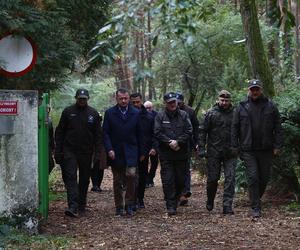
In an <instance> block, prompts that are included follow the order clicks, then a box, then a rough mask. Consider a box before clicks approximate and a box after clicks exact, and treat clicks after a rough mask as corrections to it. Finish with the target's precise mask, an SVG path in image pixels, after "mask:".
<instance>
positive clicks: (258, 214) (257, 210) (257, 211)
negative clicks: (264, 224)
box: [251, 208, 261, 218]
mask: <svg viewBox="0 0 300 250" xmlns="http://www.w3.org/2000/svg"><path fill="white" fill-rule="evenodd" d="M251 216H252V218H259V217H261V210H260V208H252V211H251Z"/></svg>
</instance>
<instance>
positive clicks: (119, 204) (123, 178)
mask: <svg viewBox="0 0 300 250" xmlns="http://www.w3.org/2000/svg"><path fill="white" fill-rule="evenodd" d="M112 172H113V188H114V199H115V206H116V208H123V207H124V203H125V206H128V205H130V206H131V205H134V204H135V200H136V195H135V189H136V167H112ZM124 192H125V202H124V198H123V193H124Z"/></svg>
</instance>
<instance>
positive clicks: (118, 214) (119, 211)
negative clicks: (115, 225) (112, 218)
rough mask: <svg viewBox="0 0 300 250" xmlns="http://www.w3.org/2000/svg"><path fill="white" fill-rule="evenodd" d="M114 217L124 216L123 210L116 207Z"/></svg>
mask: <svg viewBox="0 0 300 250" xmlns="http://www.w3.org/2000/svg"><path fill="white" fill-rule="evenodd" d="M115 215H116V216H124V215H125V210H124V208H122V207H117V208H116V213H115Z"/></svg>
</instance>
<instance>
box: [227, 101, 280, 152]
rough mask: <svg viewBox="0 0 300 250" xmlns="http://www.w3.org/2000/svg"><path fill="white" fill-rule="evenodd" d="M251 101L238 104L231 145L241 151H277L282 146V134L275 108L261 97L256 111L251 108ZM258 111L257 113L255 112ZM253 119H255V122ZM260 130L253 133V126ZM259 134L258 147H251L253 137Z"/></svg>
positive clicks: (234, 116) (233, 122)
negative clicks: (257, 126)
mask: <svg viewBox="0 0 300 250" xmlns="http://www.w3.org/2000/svg"><path fill="white" fill-rule="evenodd" d="M251 102H252V101H251V99H250V98H248V99H247V100H245V101H242V102H240V104H239V106H238V107H237V108H236V110H235V112H234V115H233V121H232V134H231V144H232V147H233V148H236V149H237V148H239V149H240V150H242V151H252V150H272V149H279V148H280V147H281V145H282V139H283V132H282V127H281V121H280V115H279V112H278V109H277V107H276V106H275V105H274V103H273V102H272V101H271V100H269V99H268V98H266V97H264V96H262V97H261V98H260V99H259V100H258V102H259V103H257V105H259V106H257V108H258V109H257V110H255V113H254V110H253V108H251V105H253V104H251ZM257 111H259V112H257ZM253 119H256V120H255V121H254V120H253ZM258 123H259V127H260V129H256V131H253V124H258ZM254 134H255V135H256V138H257V137H258V136H257V134H259V145H257V143H256V145H253V138H254V136H253V135H254Z"/></svg>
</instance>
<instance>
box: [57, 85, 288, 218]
mask: <svg viewBox="0 0 300 250" xmlns="http://www.w3.org/2000/svg"><path fill="white" fill-rule="evenodd" d="M248 90H249V92H248V97H247V99H246V100H245V101H243V102H241V103H240V104H239V105H238V106H237V107H236V109H234V108H233V106H232V104H231V94H230V93H229V92H228V91H226V90H222V91H220V92H219V95H218V100H217V103H216V104H215V105H214V106H213V108H211V109H210V110H209V111H208V112H207V113H206V115H205V117H204V119H203V122H201V124H200V125H199V122H198V119H197V117H196V115H195V112H194V110H193V109H192V108H191V107H189V106H188V105H186V104H185V103H184V97H183V95H182V94H180V93H175V92H169V93H167V94H165V95H164V105H165V107H164V108H163V109H162V110H161V111H160V112H158V113H156V112H154V111H153V106H152V103H151V102H145V104H144V105H143V104H142V96H141V95H140V94H139V93H134V94H131V95H129V92H128V91H127V90H126V89H118V90H117V91H116V105H115V106H113V107H111V108H109V109H108V110H107V111H106V112H105V114H104V120H103V128H101V126H100V117H99V114H98V112H97V111H96V110H95V109H93V108H91V107H90V106H88V104H87V102H88V99H89V94H88V91H87V90H85V89H79V90H77V92H76V95H75V98H76V104H74V105H72V106H70V107H67V108H66V109H65V110H64V111H63V112H62V116H61V119H60V122H59V125H58V127H57V128H56V132H55V140H56V148H55V160H56V163H58V164H60V165H61V169H62V177H63V181H64V183H65V186H66V189H67V197H68V208H67V209H66V210H65V214H66V215H67V216H71V217H76V216H77V213H78V212H79V213H84V212H85V208H86V202H87V201H86V197H87V190H88V185H89V178H90V175H91V165H92V164H91V162H92V158H93V157H94V161H95V160H96V161H97V159H99V158H100V156H101V154H106V155H107V165H108V166H111V169H112V173H113V191H114V202H115V208H116V215H118V216H123V215H128V216H133V215H134V214H135V212H136V210H137V209H142V208H145V203H144V193H145V188H146V186H151V185H152V183H153V177H152V180H151V177H150V179H149V177H147V176H149V175H148V163H149V160H150V159H151V160H152V161H153V162H157V161H158V157H159V160H160V164H161V181H162V186H163V193H164V198H165V203H166V209H167V213H168V215H169V216H172V215H175V214H176V213H177V207H178V205H185V204H186V203H187V202H188V198H189V197H190V196H191V189H190V186H191V175H190V167H191V166H190V165H191V161H190V159H191V156H192V152H193V151H195V152H197V153H198V155H199V156H200V157H206V158H207V202H206V208H207V210H209V211H211V210H212V209H213V208H214V199H215V195H216V191H217V187H218V181H219V179H220V176H221V168H222V167H223V168H224V176H225V184H224V195H223V213H224V214H225V215H227V214H228V215H231V214H234V211H233V197H234V190H235V168H236V165H237V157H238V156H239V155H240V157H241V159H242V160H243V161H244V163H245V166H246V173H247V176H248V184H249V194H250V201H251V208H252V210H251V212H252V216H253V217H260V216H261V202H260V199H261V197H262V195H263V193H264V191H265V188H266V185H267V182H268V179H269V176H270V170H271V165H272V155H273V154H274V155H277V154H278V153H279V148H280V146H281V141H282V136H281V134H282V132H281V125H280V117H279V113H278V110H277V108H276V107H275V105H274V104H273V103H272V101H270V100H269V99H267V98H266V97H265V96H264V95H263V92H262V85H261V83H260V81H259V80H251V81H250V82H249V88H248ZM103 146H104V150H102V152H101V148H103ZM103 151H105V152H103ZM77 169H79V183H78V182H77Z"/></svg>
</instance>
